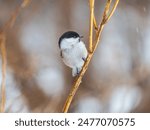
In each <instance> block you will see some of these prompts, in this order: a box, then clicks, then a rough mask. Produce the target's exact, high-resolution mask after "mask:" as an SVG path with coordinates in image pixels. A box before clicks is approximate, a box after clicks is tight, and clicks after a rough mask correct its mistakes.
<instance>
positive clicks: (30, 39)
mask: <svg viewBox="0 0 150 130" xmlns="http://www.w3.org/2000/svg"><path fill="white" fill-rule="evenodd" d="M95 1H96V2H95V13H96V19H97V21H100V18H101V16H102V13H103V9H104V5H105V2H106V1H105V0H95ZM21 2H22V0H0V28H3V26H4V24H5V23H6V22H7V21H8V19H9V18H10V17H11V15H12V12H13V11H14V10H15V9H16V7H18V6H19V5H20V4H21ZM69 30H73V31H77V32H78V33H79V34H80V35H83V36H84V41H85V43H86V46H87V47H88V35H89V3H88V0H31V3H30V4H29V6H27V7H26V8H25V9H23V10H22V11H21V12H20V13H19V16H18V17H17V20H16V22H15V25H14V27H13V28H12V29H9V30H7V34H6V49H7V80H6V112H61V110H62V107H63V104H64V102H65V99H66V98H67V96H68V93H69V90H70V89H71V87H72V84H73V81H74V78H72V76H71V69H70V68H68V67H67V66H65V65H64V63H63V62H62V60H61V58H60V51H59V48H58V39H59V37H60V36H61V35H62V33H64V32H65V31H69ZM0 62H1V58H0ZM0 64H1V63H0ZM0 68H1V66H0ZM0 71H1V70H0ZM0 76H1V75H0ZM1 79H2V78H1V77H0V83H1ZM69 112H150V1H149V0H142V1H141V0H120V3H119V6H118V8H117V10H116V11H115V13H114V15H113V17H112V18H111V19H110V21H109V22H108V23H107V24H106V26H105V28H104V31H103V33H102V37H101V40H100V44H99V46H98V48H97V50H96V53H95V55H94V57H93V59H92V61H91V63H90V65H89V68H88V71H87V72H86V74H85V76H84V78H83V81H82V84H81V85H80V88H79V90H78V92H77V94H76V96H75V98H74V100H73V102H72V104H71V107H70V110H69Z"/></svg>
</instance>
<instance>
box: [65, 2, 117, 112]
mask: <svg viewBox="0 0 150 130" xmlns="http://www.w3.org/2000/svg"><path fill="white" fill-rule="evenodd" d="M116 1H118V2H119V0H116ZM110 2H111V1H110V0H107V3H106V6H105V10H104V14H103V17H102V21H101V23H100V27H99V29H98V33H97V37H96V40H95V46H94V48H93V51H92V52H89V54H88V57H87V59H86V61H85V64H84V66H83V67H82V70H81V72H80V74H79V76H78V77H77V79H76V81H75V83H74V85H73V87H72V89H71V91H70V94H69V96H68V98H67V100H66V102H65V104H64V107H63V112H64V113H66V112H68V109H69V107H70V104H71V102H72V100H73V98H74V96H75V94H76V92H77V90H78V88H79V85H80V84H81V81H82V78H83V76H84V74H85V72H86V70H87V69H88V65H89V63H90V61H91V59H92V57H93V54H94V52H95V51H96V48H97V46H98V43H99V41H100V36H101V33H102V30H103V28H104V25H105V24H106V19H107V18H108V17H107V15H108V12H109V8H108V7H110ZM118 2H117V3H115V8H113V10H112V11H113V12H111V13H110V14H111V16H112V14H113V13H114V11H115V9H116V7H117V5H118ZM111 16H110V17H111ZM110 17H109V19H110ZM109 19H108V20H109ZM89 43H90V41H89Z"/></svg>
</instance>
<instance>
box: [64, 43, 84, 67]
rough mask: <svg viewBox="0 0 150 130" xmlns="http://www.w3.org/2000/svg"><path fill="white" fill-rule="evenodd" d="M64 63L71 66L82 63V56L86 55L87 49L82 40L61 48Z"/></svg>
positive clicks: (81, 64) (79, 65)
mask: <svg viewBox="0 0 150 130" xmlns="http://www.w3.org/2000/svg"><path fill="white" fill-rule="evenodd" d="M62 56H63V61H64V63H65V64H66V65H67V66H69V67H71V68H73V67H81V66H83V64H84V61H83V59H82V57H85V56H87V50H86V47H85V45H84V43H83V42H82V41H80V42H78V43H76V44H74V45H72V47H71V48H68V49H64V50H62Z"/></svg>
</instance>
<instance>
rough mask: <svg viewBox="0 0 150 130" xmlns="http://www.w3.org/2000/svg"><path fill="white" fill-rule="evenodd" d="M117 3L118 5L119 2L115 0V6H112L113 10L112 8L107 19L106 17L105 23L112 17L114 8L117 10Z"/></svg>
mask: <svg viewBox="0 0 150 130" xmlns="http://www.w3.org/2000/svg"><path fill="white" fill-rule="evenodd" d="M118 3H119V0H116V1H115V4H114V6H113V8H112V10H111V12H110V14H109V15H108V17H107V19H106V22H107V21H108V20H109V19H110V18H111V16H112V15H113V13H114V11H115V10H116V8H117V5H118Z"/></svg>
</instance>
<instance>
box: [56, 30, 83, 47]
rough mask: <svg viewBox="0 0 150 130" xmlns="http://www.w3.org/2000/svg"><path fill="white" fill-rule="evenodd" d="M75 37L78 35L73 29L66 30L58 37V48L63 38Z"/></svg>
mask: <svg viewBox="0 0 150 130" xmlns="http://www.w3.org/2000/svg"><path fill="white" fill-rule="evenodd" d="M72 37H73V38H77V37H80V35H79V34H78V33H76V32H74V31H68V32H65V33H64V34H63V35H62V36H61V37H60V38H59V42H58V44H59V48H60V43H61V41H62V40H63V39H64V38H72Z"/></svg>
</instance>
